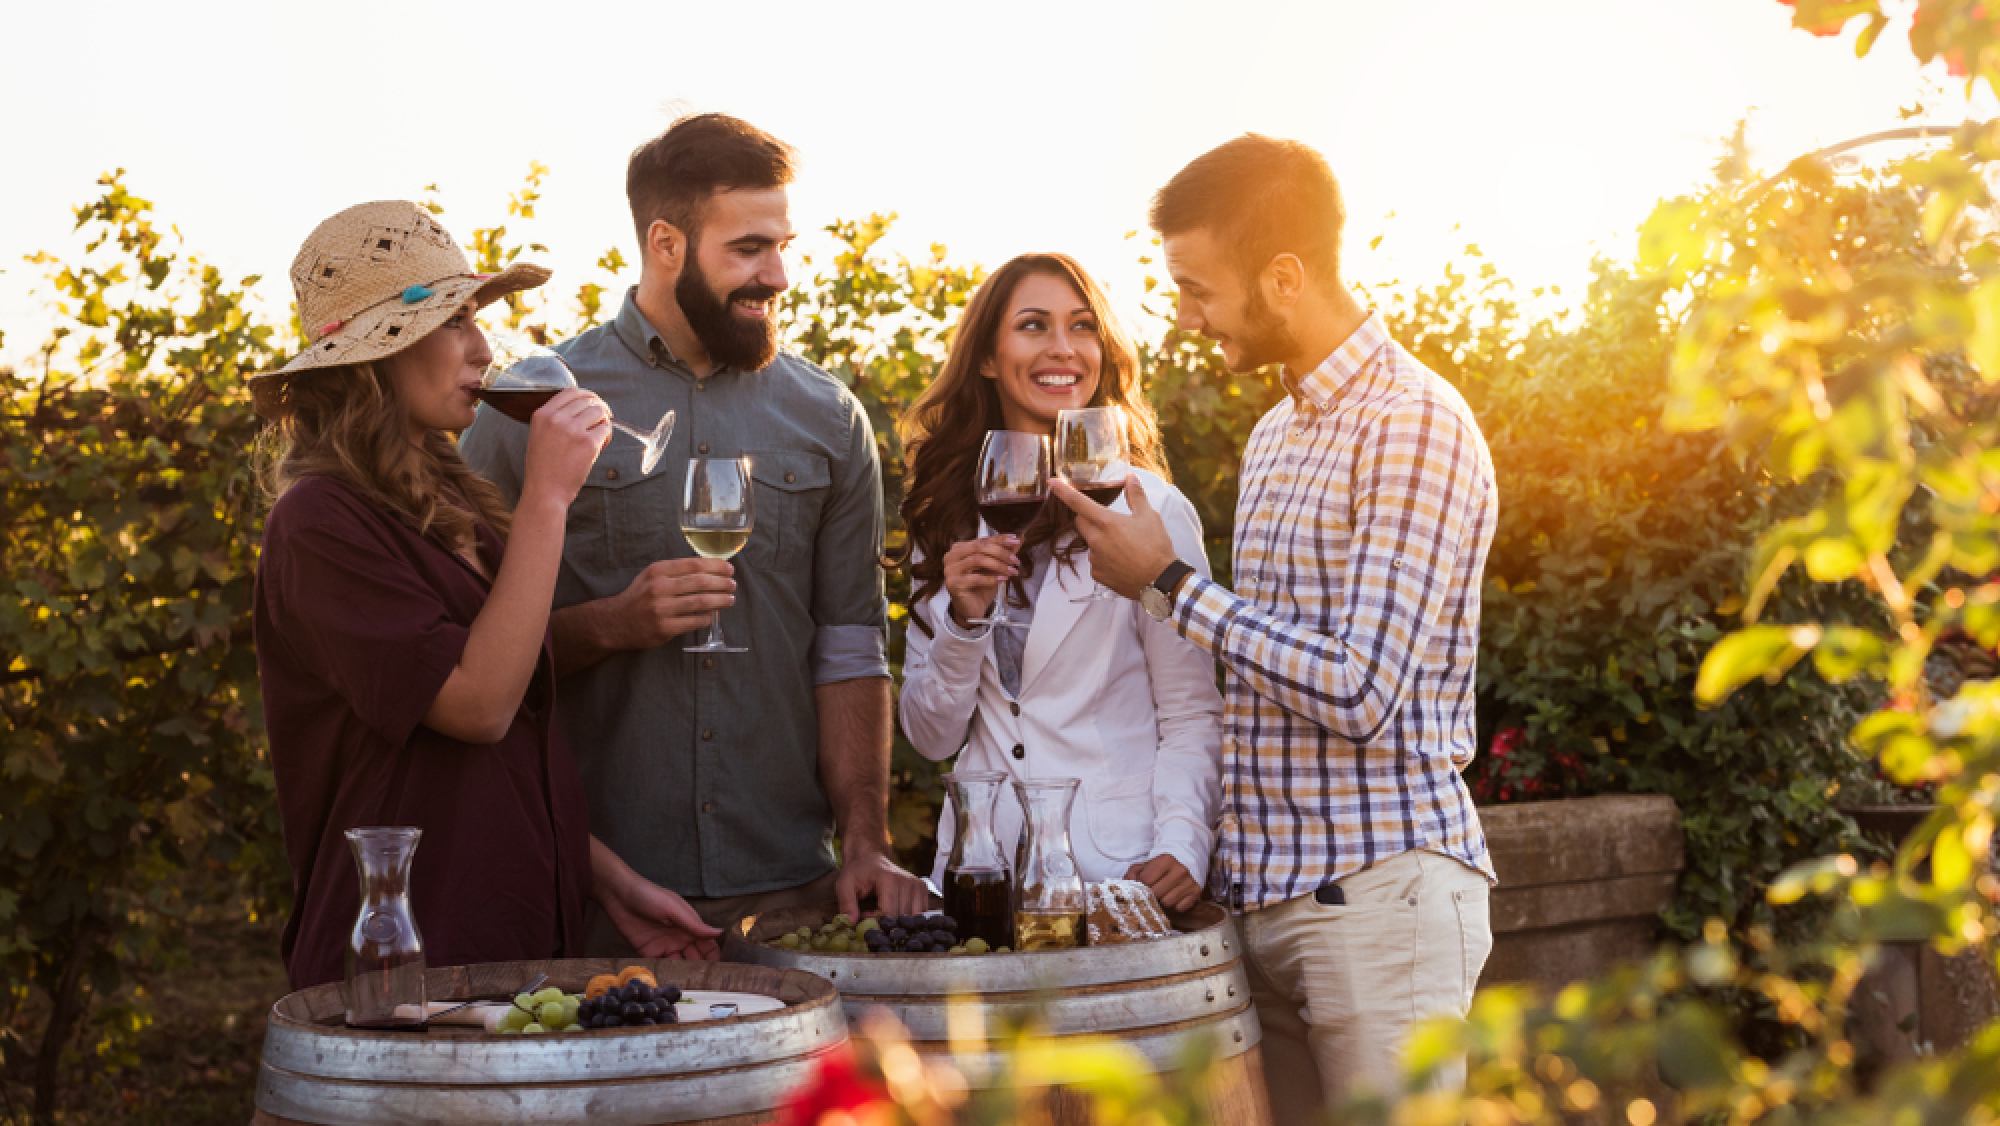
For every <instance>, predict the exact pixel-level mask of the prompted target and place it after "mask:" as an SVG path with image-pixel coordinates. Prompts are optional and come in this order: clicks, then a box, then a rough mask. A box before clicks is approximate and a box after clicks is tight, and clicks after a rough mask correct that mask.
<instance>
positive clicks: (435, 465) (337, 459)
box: [255, 363, 513, 549]
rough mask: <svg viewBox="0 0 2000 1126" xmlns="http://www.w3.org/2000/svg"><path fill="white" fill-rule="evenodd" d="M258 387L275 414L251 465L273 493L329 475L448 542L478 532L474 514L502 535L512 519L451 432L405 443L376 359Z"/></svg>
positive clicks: (400, 417)
mask: <svg viewBox="0 0 2000 1126" xmlns="http://www.w3.org/2000/svg"><path fill="white" fill-rule="evenodd" d="M255 396H256V400H257V401H256V406H257V411H258V413H259V414H261V415H263V416H264V417H266V418H269V419H271V420H273V421H272V426H271V427H270V429H268V430H267V431H266V432H265V436H266V437H265V441H264V443H263V446H262V449H261V451H260V454H259V462H260V465H259V469H258V476H259V478H260V479H261V480H262V482H263V484H264V489H265V492H266V493H267V494H269V496H270V498H271V501H272V502H273V503H276V502H277V499H278V498H279V497H281V496H283V495H284V494H285V491H286V490H287V489H290V488H291V487H292V486H293V485H296V484H298V483H299V482H300V481H302V480H304V479H305V478H307V477H332V478H334V479H335V480H337V481H340V482H342V483H343V484H345V485H347V486H348V487H349V488H351V489H353V490H355V491H356V492H358V493H360V494H361V495H362V496H364V497H366V498H368V500H369V501H371V502H373V503H375V504H377V505H380V506H382V507H383V508H385V509H388V510H389V511H391V512H395V513H400V514H401V515H403V516H406V517H408V518H409V519H410V520H411V521H412V522H413V523H415V524H416V526H417V530H418V531H419V532H420V533H422V534H424V535H436V536H437V537H438V538H439V539H441V540H443V541H444V543H445V544H446V545H448V546H450V547H452V548H453V549H458V548H461V547H464V546H467V545H469V544H472V543H474V542H476V541H475V539H474V536H473V530H474V528H475V527H476V526H477V524H478V522H479V521H481V520H484V521H485V522H486V523H488V524H490V525H492V527H493V530H494V531H495V532H497V533H499V534H500V535H501V536H502V537H503V538H504V537H505V536H506V535H507V532H508V529H509V528H510V527H511V526H512V523H513V519H512V513H510V512H509V511H508V508H507V502H506V500H505V499H504V498H502V497H501V495H500V490H499V489H497V488H494V487H493V485H492V484H491V483H490V482H488V481H487V480H486V479H485V478H483V477H481V476H479V475H478V474H477V473H474V472H473V471H472V467H471V466H468V465H467V464H465V459H464V458H462V457H460V456H459V454H458V443H456V442H455V441H453V440H452V438H451V436H450V435H449V434H446V433H445V432H444V431H442V430H433V431H430V432H429V433H427V434H425V435H424V441H423V445H422V446H412V445H411V444H410V437H409V434H410V428H409V416H408V414H407V413H406V412H405V410H404V408H403V404H402V402H401V401H400V400H399V399H397V397H396V384H395V381H394V380H392V379H390V378H389V375H388V373H387V372H386V371H384V370H383V368H382V366H381V364H380V363H365V364H352V365H348V366H345V367H331V368H322V369H317V370H312V371H306V372H302V373H300V374H299V375H296V376H293V377H292V378H290V379H288V380H284V381H283V385H282V386H278V387H271V388H268V389H264V388H260V389H259V390H258V391H257V392H256V393H255ZM468 506H470V507H468Z"/></svg>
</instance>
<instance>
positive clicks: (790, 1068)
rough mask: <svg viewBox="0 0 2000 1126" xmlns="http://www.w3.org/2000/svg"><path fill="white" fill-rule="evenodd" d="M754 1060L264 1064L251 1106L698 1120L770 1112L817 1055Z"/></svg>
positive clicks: (355, 1123) (602, 1125)
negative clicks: (423, 1078)
mask: <svg viewBox="0 0 2000 1126" xmlns="http://www.w3.org/2000/svg"><path fill="white" fill-rule="evenodd" d="M828 1050H830V1049H825V1048H823V1049H820V1051H818V1052H814V1053H812V1054H810V1055H801V1056H799V1057H797V1058H794V1059H787V1060H781V1061H777V1062H773V1063H769V1064H765V1065H764V1066H762V1067H756V1068H731V1069H728V1070H724V1071H709V1072H702V1073H699V1074H692V1075H653V1076H648V1077H645V1078H635V1079H617V1080H609V1081H599V1082H571V1083H544V1084H528V1085H495V1086H423V1085H419V1084H414V1083H381V1082H374V1083H371V1082H363V1081H359V1080H351V1079H340V1080H336V1079H327V1078H324V1077H319V1076H310V1075H302V1074H300V1073H298V1072H294V1071H290V1070H287V1069H284V1068H278V1067H273V1066H271V1065H270V1064H269V1063H268V1062H267V1063H265V1064H264V1065H263V1066H262V1067H261V1068H260V1070H259V1074H258V1078H257V1109H259V1110H261V1111H263V1112H265V1113H266V1114H272V1115H276V1116H278V1117H281V1118H288V1119H292V1120H295V1121H298V1122H310V1123H316V1124H319V1126H375V1124H379V1123H383V1122H538V1123H550V1124H555V1126H638V1124H641V1123H668V1122H699V1121H704V1120H707V1119H713V1118H726V1117H729V1116H732V1115H747V1114H757V1113H761V1112H768V1111H769V1110H770V1109H771V1108H772V1107H775V1106H777V1105H779V1103H780V1102H781V1101H782V1100H783V1098H784V1096H785V1095H786V1094H787V1093H789V1092H790V1091H792V1090H794V1089H796V1088H797V1087H798V1086H799V1085H801V1084H803V1083H804V1082H805V1081H806V1080H807V1079H808V1078H809V1077H810V1076H811V1075H812V1073H813V1069H814V1068H815V1067H816V1066H817V1065H818V1060H819V1056H820V1055H822V1054H823V1053H824V1052H825V1051H828Z"/></svg>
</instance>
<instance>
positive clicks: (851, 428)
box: [459, 294, 889, 897]
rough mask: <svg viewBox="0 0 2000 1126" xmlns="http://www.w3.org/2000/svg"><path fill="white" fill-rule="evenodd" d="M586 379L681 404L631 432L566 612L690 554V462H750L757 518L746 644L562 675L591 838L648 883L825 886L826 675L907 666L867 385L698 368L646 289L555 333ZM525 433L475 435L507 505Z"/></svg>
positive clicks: (602, 491)
mask: <svg viewBox="0 0 2000 1126" xmlns="http://www.w3.org/2000/svg"><path fill="white" fill-rule="evenodd" d="M557 351H559V352H560V353H562V355H563V358H564V359H565V360H566V361H568V363H569V366H570V368H571V370H573V371H574V372H575V373H576V378H577V382H579V383H581V384H582V385H583V386H584V387H587V388H589V389H590V390H592V391H595V392H597V394H598V395H600V396H602V397H603V399H604V401H605V403H606V404H607V405H609V406H610V407H611V410H612V413H613V414H615V415H616V416H617V417H618V418H619V419H620V420H621V421H624V422H629V423H631V424H633V425H635V426H638V427H641V428H644V429H651V428H652V426H653V424H654V423H655V422H656V421H658V420H659V417H660V415H661V414H662V412H665V411H668V410H672V411H674V412H675V413H676V415H677V416H678V421H677V423H676V424H675V426H674V434H673V439H672V441H671V443H670V444H669V446H668V449H667V454H666V456H665V457H664V458H662V459H661V461H660V464H659V467H658V468H657V469H655V470H654V472H653V473H652V474H651V475H650V476H643V475H641V474H640V472H639V454H640V446H639V443H638V442H636V441H634V440H633V439H631V438H630V437H628V436H625V435H622V434H620V435H614V436H613V437H612V439H611V443H610V444H609V445H608V446H606V447H605V448H604V452H603V453H602V454H600V455H599V456H598V459H597V464H596V465H595V466H594V467H592V469H591V471H590V478H589V480H588V482H587V483H586V484H585V485H584V487H583V489H582V490H581V492H580V493H579V494H578V496H577V499H576V503H575V504H573V505H571V506H570V511H569V522H568V527H567V529H566V538H565V540H564V544H563V565H562V571H561V574H560V575H559V576H558V578H557V580H556V597H555V604H556V607H557V608H558V609H560V608H562V607H565V606H573V605H576V604H577V603H580V602H587V601H592V600H595V599H600V598H609V597H611V596H612V595H615V594H619V593H621V592H622V591H624V590H625V588H626V587H627V586H629V585H630V584H631V582H632V580H633V579H634V578H635V577H637V576H638V574H639V572H641V571H642V570H644V569H645V568H646V566H647V565H648V564H650V563H653V562H655V561H657V560H661V559H685V558H690V557H692V556H693V555H694V549H693V548H691V547H689V546H688V543H687V540H686V538H685V537H684V536H682V535H681V530H680V510H681V498H682V489H683V487H684V485H685V483H686V477H687V463H688V459H689V458H690V457H696V456H701V455H708V456H714V457H735V456H739V455H748V456H749V457H750V458H751V459H752V475H753V477H754V478H755V479H756V505H757V511H756V526H755V530H754V531H753V532H752V533H751V535H750V541H749V543H748V544H746V545H745V546H744V548H743V550H742V551H741V552H739V553H738V554H737V556H736V557H735V559H733V560H731V562H732V564H733V565H734V566H735V568H736V605H734V606H733V607H731V608H730V609H728V610H725V611H724V612H723V615H722V628H723V631H724V633H725V635H726V638H727V640H728V642H729V643H730V644H732V645H742V646H747V647H748V648H749V650H750V651H749V652H747V653H712V654H691V653H686V652H683V650H684V649H685V648H686V647H687V646H689V645H694V644H698V643H699V642H700V641H701V640H702V638H703V636H704V634H703V632H702V631H697V632H695V633H691V634H687V635H684V636H682V637H677V638H674V639H672V640H670V641H668V642H667V643H666V644H664V645H660V646H656V647H654V648H652V649H646V650H641V651H637V652H623V653H614V654H612V655H611V656H609V657H606V658H605V659H604V660H603V661H601V662H599V663H598V664H595V665H592V666H591V667H589V668H587V669H583V670H581V671H579V672H575V673H572V674H571V675H569V676H567V677H565V678H563V679H562V680H561V681H559V682H558V685H557V708H558V711H557V714H558V716H559V718H560V720H561V722H562V725H563V729H564V731H565V732H566V733H567V734H568V736H569V742H570V746H571V748H572V749H573V751H574V752H575V755H576V760H577V765H578V768H579V770H580V771H581V773H582V775H583V786H584V792H585V794H586V796H587V799H588V801H589V804H590V828H591V832H593V833H594V834H596V836H597V837H598V838H599V839H600V840H602V841H603V842H604V843H605V844H606V845H607V846H609V847H610V848H611V850H612V851H613V852H616V853H617V854H618V855H619V856H621V857H623V858H624V859H625V861H626V862H627V863H629V864H631V865H632V867H633V868H634V869H636V870H637V871H638V873H639V874H640V875H642V876H645V877H646V878H647V879H649V880H652V881H654V882H656V883H658V884H661V885H663V886H665V887H668V888H671V889H673V890H674V891H677V892H679V893H681V894H682V895H686V896H697V897H713V896H728V895H745V894H749V893H752V892H760V891H771V890H775V889H779V888H788V887H795V886H797V885H799V884H803V883H808V882H810V881H812V880H815V879H817V878H819V877H820V876H822V875H824V874H826V873H827V872H828V871H830V870H831V869H832V867H833V864H834V858H833V852H832V848H831V845H832V840H833V833H834V819H833V810H832V807H831V806H830V805H829V803H828V801H827V796H826V792H825V790H824V788H823V787H822V786H821V785H820V779H819V763H818V753H819V724H818V715H817V708H816V705H815V700H814V694H813V689H814V688H815V686H817V685H821V684H830V683H833V682H835V681H842V680H854V679H859V678H863V677H886V676H888V675H889V665H888V659H887V656H886V653H885V646H886V638H887V628H888V603H887V601H886V599H885V597H884V594H883V578H882V571H881V568H880V566H879V565H878V562H877V561H878V560H879V559H880V557H881V554H882V527H883V523H882V470H881V465H880V464H879V462H878V461H877V459H876V453H875V438H874V433H873V431H872V430H871V429H870V427H869V424H868V416H867V413H866V411H865V410H864V409H863V408H862V406H861V403H860V401H859V400H858V399H856V398H855V397H854V395H853V393H852V392H850V391H848V390H847V388H845V387H843V386H842V385H841V384H840V382H839V381H838V380H836V379H834V378H833V377H832V376H830V375H828V374H827V373H826V372H824V371H821V370H820V369H819V368H817V367H814V366H813V365H811V364H809V363H807V362H805V361H804V360H801V359H799V358H798V357H796V356H792V355H789V354H786V353H782V352H781V353H779V355H778V358H777V359H776V360H774V361H772V363H771V364H770V366H768V367H766V368H764V369H763V370H761V371H754V372H745V371H736V370H732V369H728V368H724V369H720V370H718V371H716V372H714V373H712V374H711V375H709V376H708V377H707V378H706V379H696V378H695V376H694V373H693V372H692V371H690V370H689V369H688V368H687V366H686V365H684V364H682V363H681V362H680V361H679V360H678V359H676V358H675V357H674V356H673V354H672V353H671V352H670V351H669V350H668V348H667V346H666V342H665V341H664V340H663V339H661V338H660V335H659V334H658V333H657V332H656V331H654V329H653V328H652V326H651V325H650V324H648V323H647V321H646V319H645V317H644V316H642V315H641V314H640V312H639V308H638V305H637V303H636V302H635V301H634V300H633V299H632V297H631V296H630V295H629V294H628V296H627V297H626V299H625V303H624V306H623V308H621V309H620V310H619V312H618V316H617V317H616V319H614V320H613V321H611V322H610V323H609V324H606V325H601V326H599V327H597V328H593V329H590V330H589V331H587V332H584V333H582V334H580V335H578V336H576V337H574V338H573V339H571V340H568V341H565V342H564V343H562V344H561V345H559V346H558V348H557ZM527 438H528V428H527V427H525V426H523V425H521V424H520V423H517V422H515V421H513V420H512V419H509V418H507V417H506V416H505V415H502V414H499V413H498V412H496V411H494V410H492V409H490V408H488V407H486V406H483V405H482V406H481V407H480V408H479V416H478V419H477V421H475V422H474V423H473V424H472V426H471V428H470V429H468V430H466V432H465V434H464V435H463V436H462V437H461V438H460V440H459V449H460V450H461V451H462V452H463V454H464V456H465V459H466V461H467V462H468V463H470V464H471V466H472V467H473V468H474V469H475V470H477V471H478V472H479V473H480V474H481V475H483V476H485V477H486V478H488V479H489V480H491V481H493V482H494V483H495V484H496V485H498V486H499V487H500V490H501V491H502V492H503V493H505V494H506V495H507V498H508V500H509V502H510V503H512V502H514V501H516V500H518V499H519V497H520V492H521V467H522V462H523V459H524V458H525V456H526V453H527Z"/></svg>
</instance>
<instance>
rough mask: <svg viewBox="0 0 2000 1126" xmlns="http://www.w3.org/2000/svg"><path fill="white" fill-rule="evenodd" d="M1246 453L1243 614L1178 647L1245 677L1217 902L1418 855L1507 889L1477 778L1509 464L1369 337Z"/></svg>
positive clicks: (1198, 620) (1299, 388)
mask: <svg viewBox="0 0 2000 1126" xmlns="http://www.w3.org/2000/svg"><path fill="white" fill-rule="evenodd" d="M1285 383H1286V387H1287V389H1288V390H1290V391H1291V395H1290V396H1288V397H1287V398H1286V399H1285V400H1284V401H1283V402H1280V403H1279V404H1278V405H1276V406H1275V407H1273V408H1271V411H1270V413H1269V414H1266V415H1265V416H1264V418H1263V420H1262V421H1260V422H1259V423H1258V424H1257V429H1256V432H1255V433H1254V434H1252V435H1251V437H1250V448H1249V450H1248V451H1247V452H1246V454H1245V456H1244V463H1243V489H1242V495H1241V496H1240V497H1239V498H1238V500H1237V504H1236V553H1235V572H1236V593H1233V594H1232V593H1231V592H1230V591H1229V590H1228V589H1226V588H1224V587H1222V586H1221V585H1219V584H1217V583H1215V582H1212V581H1210V580H1208V579H1204V578H1202V577H1200V576H1199V575H1196V576H1191V577H1190V578H1189V580H1188V582H1187V584H1186V585H1185V586H1183V587H1182V589H1181V592H1180V596H1179V597H1178V598H1177V599H1176V601H1175V618H1176V620H1177V622H1178V624H1179V628H1180V631H1181V633H1183V634H1184V635H1186V636H1187V638H1188V640H1190V641H1193V642H1194V643H1196V644H1197V645H1200V646H1201V647H1202V648H1204V649H1207V650H1208V651H1209V652H1210V653H1213V654H1214V655H1215V656H1216V658H1217V659H1218V660H1220V661H1221V662H1222V663H1223V665H1224V667H1225V668H1226V669H1227V670H1228V691H1227V698H1228V712H1227V715H1226V719H1225V727H1224V735H1225V737H1226V739H1227V745H1226V746H1227V749H1226V759H1225V762H1224V765H1223V809H1222V813H1223V816H1222V828H1221V831H1220V833H1219V834H1218V836H1217V841H1216V848H1215V858H1216V859H1215V864H1214V866H1213V867H1212V869H1211V876H1210V891H1211V893H1212V894H1213V895H1215V897H1216V898H1217V899H1218V900H1221V901H1222V902H1225V903H1230V904H1232V905H1234V906H1236V907H1237V908H1239V909H1255V908H1258V907H1264V906H1268V905H1270V904H1273V903H1280V902H1283V901H1285V900H1288V899H1293V898H1295V897H1297V896H1301V895H1305V894H1307V893H1308V892H1311V891H1314V890H1316V889H1317V888H1319V887H1320V886H1321V885H1322V884H1326V883H1329V882H1331V881H1334V880H1338V879H1341V878H1343V877H1345V876H1348V875H1351V874H1353V873H1355V872H1358V871H1360V870H1362V869H1364V868H1367V867H1368V866H1370V865H1372V864H1374V863H1375V862H1376V861H1379V860H1384V859H1387V858H1388V857H1391V856H1394V855H1396V854H1398V853H1401V852H1405V851H1408V850H1411V849H1426V850H1429V851H1432V852H1438V853H1442V854H1444V855H1446V856H1451V857H1455V858H1457V859H1458V860H1461V861H1463V862H1465V863H1466V864H1469V865H1471V866H1473V867H1475V868H1478V869H1479V870H1480V871H1482V872H1484V873H1486V875H1487V878H1489V879H1491V878H1492V877H1493V864H1492V861H1491V860H1489V859H1488V857H1487V854H1486V836H1485V834H1484V833H1483V832H1482V831H1481V830H1480V827H1479V816H1478V814H1476V813H1475V812H1474V811H1473V808H1472V795H1471V793H1470V792H1469V791H1468V790H1467V789H1466V787H1465V782H1464V781H1463V779H1461V778H1460V777H1459V771H1461V770H1463V769H1464V768H1465V765H1466V764H1467V763H1469V762H1471V761H1472V753H1473V675H1474V671H1475V668H1476V665H1477V663H1478V658H1479V586H1480V577H1481V574H1482V572H1483V571H1484V570H1485V568H1486V551H1487V548H1488V547H1490V546H1491V545H1492V542H1493V527H1494V521H1495V516H1496V513H1497V507H1498V506H1497V500H1498V496H1497V493H1496V490H1495V487H1494V481H1493V462H1492V459H1491V458H1490V456H1489V455H1488V454H1487V451H1486V441H1485V439H1484V438H1482V437H1481V436H1480V433H1479V425H1478V423H1477V422H1475V421H1474V420H1473V417H1472V411H1471V410H1470V409H1469V408H1468V407H1467V406H1466V404H1465V400H1464V399H1463V398H1462V397H1460V395H1459V394H1458V392H1457V390H1455V389H1454V388H1453V387H1452V386H1451V385H1450V384H1448V383H1446V382H1445V381H1444V380H1442V379H1440V378H1438V376H1437V375H1436V374H1435V373H1433V372H1431V371H1430V370H1429V369H1427V368H1425V367H1424V366H1423V365H1422V364H1420V363H1418V362H1417V361H1416V359H1415V358H1414V357H1412V356H1411V355H1410V354H1409V353H1408V352H1406V351H1404V350H1403V348H1402V346H1400V345H1398V344H1397V343H1396V342H1395V341H1394V340H1391V339H1390V338H1389V334H1388V331H1387V330H1386V329H1385V328H1384V327H1383V325H1382V320H1381V317H1380V316H1379V315H1378V314H1373V313H1371V314H1370V315H1369V317H1368V319H1367V321H1366V322H1364V323H1363V324H1362V326H1361V327H1360V328H1359V329H1356V330H1355V332H1354V334H1353V335H1352V336H1350V337H1349V338H1348V339H1347V341H1346V342H1345V343H1343V344H1342V345H1341V346H1340V347H1339V348H1338V349H1337V350H1336V351H1335V352H1334V353H1333V355H1331V356H1329V357H1327V359H1326V362H1324V363H1322V364H1321V365H1320V366H1319V367H1317V368H1315V369H1314V370H1313V371H1312V372H1310V373H1309V374H1307V375H1306V376H1305V378H1303V379H1294V378H1293V377H1292V376H1291V375H1290V373H1287V377H1286V380H1285Z"/></svg>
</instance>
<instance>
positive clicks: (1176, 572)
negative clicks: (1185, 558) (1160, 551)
mask: <svg viewBox="0 0 2000 1126" xmlns="http://www.w3.org/2000/svg"><path fill="white" fill-rule="evenodd" d="M1192 574H1194V568H1193V567H1192V566H1191V565H1189V564H1187V563H1184V562H1182V561H1181V560H1179V559H1176V560H1174V561H1173V562H1172V563H1169V564H1167V569H1166V570H1164V571H1161V572H1160V577H1159V578H1157V579H1154V580H1153V589H1154V590H1157V591H1159V592H1160V593H1161V594H1163V595H1165V596H1166V599H1167V605H1168V606H1170V607H1171V606H1172V605H1173V604H1174V591H1175V589H1176V588H1178V587H1179V586H1180V585H1181V583H1182V582H1183V581H1185V580H1186V579H1187V577H1188V576H1189V575H1192Z"/></svg>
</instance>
